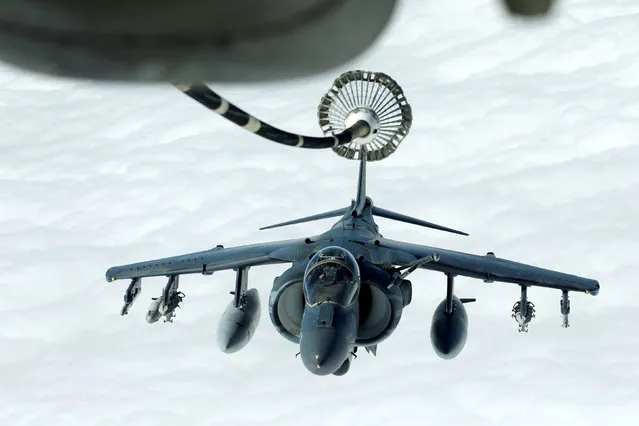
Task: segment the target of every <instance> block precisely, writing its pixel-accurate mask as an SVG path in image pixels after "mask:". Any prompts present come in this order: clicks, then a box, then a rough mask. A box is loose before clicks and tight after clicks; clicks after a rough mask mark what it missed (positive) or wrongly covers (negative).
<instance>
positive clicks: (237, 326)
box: [217, 288, 261, 354]
mask: <svg viewBox="0 0 639 426" xmlns="http://www.w3.org/2000/svg"><path fill="white" fill-rule="evenodd" d="M260 314H261V305H260V296H259V293H258V292H257V289H255V288H252V289H250V290H248V291H247V292H246V293H244V294H243V295H242V296H241V297H240V303H239V306H237V307H236V306H235V303H234V301H231V302H230V303H229V305H228V306H227V307H226V310H225V311H224V313H223V314H222V317H221V318H220V322H219V324H218V327H217V345H218V347H219V348H220V350H221V351H222V352H224V353H227V354H231V353H234V352H237V351H239V350H240V349H242V348H244V346H246V345H247V344H248V343H249V341H250V340H251V338H252V337H253V334H254V333H255V329H256V328H257V326H258V324H259V322H260Z"/></svg>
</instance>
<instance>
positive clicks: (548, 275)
mask: <svg viewBox="0 0 639 426" xmlns="http://www.w3.org/2000/svg"><path fill="white" fill-rule="evenodd" d="M375 245H376V246H378V247H380V248H381V249H385V250H389V252H388V253H386V256H385V257H387V258H389V259H390V261H391V262H392V263H395V264H398V265H400V266H404V265H407V264H409V263H410V262H411V261H415V260H416V259H419V258H424V257H427V256H430V255H436V256H439V258H438V260H437V261H436V262H429V263H425V264H424V265H422V266H420V267H421V268H423V269H430V270H434V271H440V272H444V273H450V274H453V275H462V276H465V277H471V278H477V279H482V280H485V281H487V282H492V281H497V282H506V283H513V284H519V285H525V286H537V287H547V288H555V289H560V290H569V291H578V292H584V293H588V294H592V295H593V296H594V295H597V294H598V293H599V287H600V286H599V282H598V281H596V280H593V279H590V278H582V277H578V276H576V275H570V274H565V273H563V272H557V271H552V270H549V269H543V268H539V267H536V266H532V265H526V264H523V263H518V262H513V261H511V260H506V259H501V258H498V257H495V256H494V255H492V254H490V255H485V256H479V255H474V254H468V253H461V252H456V251H452V250H444V249H440V248H436V247H429V246H422V245H418V244H410V243H404V242H400V241H393V240H388V239H385V238H382V239H380V240H379V242H376V243H375Z"/></svg>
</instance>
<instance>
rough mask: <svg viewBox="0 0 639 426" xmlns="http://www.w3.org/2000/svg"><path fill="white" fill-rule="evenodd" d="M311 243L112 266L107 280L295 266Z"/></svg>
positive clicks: (232, 249) (256, 246) (291, 242)
mask: <svg viewBox="0 0 639 426" xmlns="http://www.w3.org/2000/svg"><path fill="white" fill-rule="evenodd" d="M309 243H310V240H309V239H295V240H284V241H275V242H269V243H258V244H251V245H246V246H237V247H229V248H224V247H222V246H217V247H215V248H213V249H211V250H205V251H200V252H196V253H189V254H184V255H180V256H173V257H165V258H162V259H155V260H148V261H144V262H138V263H131V264H128V265H121V266H113V267H111V268H109V269H108V270H107V272H106V280H107V281H109V282H111V281H115V280H119V279H134V278H144V277H159V276H171V275H182V274H197V273H199V274H205V275H206V274H212V273H213V272H214V271H220V270H224V269H236V268H243V267H249V266H257V265H267V264H275V263H287V262H294V261H295V260H296V259H299V258H300V257H303V256H304V255H305V254H306V252H308V251H310V250H311V249H312V246H313V245H312V244H309Z"/></svg>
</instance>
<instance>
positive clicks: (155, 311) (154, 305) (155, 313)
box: [146, 297, 162, 324]
mask: <svg viewBox="0 0 639 426" xmlns="http://www.w3.org/2000/svg"><path fill="white" fill-rule="evenodd" d="M161 304H162V297H154V298H153V299H152V301H151V306H149V310H148V311H147V313H146V322H148V323H149V324H153V323H154V322H157V321H158V320H159V319H160V318H161V317H162V314H161V313H160V306H161Z"/></svg>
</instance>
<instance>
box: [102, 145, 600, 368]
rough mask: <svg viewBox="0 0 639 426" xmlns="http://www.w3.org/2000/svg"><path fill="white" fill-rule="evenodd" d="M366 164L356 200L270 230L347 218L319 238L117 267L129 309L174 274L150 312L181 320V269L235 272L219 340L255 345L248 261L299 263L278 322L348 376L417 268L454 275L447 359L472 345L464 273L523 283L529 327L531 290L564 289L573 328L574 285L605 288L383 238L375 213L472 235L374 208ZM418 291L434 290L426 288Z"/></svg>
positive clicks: (443, 315) (435, 332)
mask: <svg viewBox="0 0 639 426" xmlns="http://www.w3.org/2000/svg"><path fill="white" fill-rule="evenodd" d="M359 164H360V167H359V182H358V187H357V196H356V198H355V200H353V201H352V202H351V205H350V206H349V207H346V208H341V209H337V210H333V211H329V212H326V213H321V214H317V215H313V216H309V217H305V218H301V219H295V220H291V221H288V222H282V223H279V224H276V225H271V226H268V227H265V228H262V229H267V228H274V227H278V226H285V225H292V224H298V223H302V222H309V221H314V220H319V219H325V218H330V217H338V216H341V218H340V219H339V220H338V221H337V223H335V224H334V225H333V226H332V227H331V229H330V230H328V231H326V232H324V233H322V234H320V235H316V236H311V237H308V238H301V239H293V240H285V241H276V242H267V243H259V244H252V245H246V246H237V247H230V248H224V247H223V246H217V247H215V248H213V249H211V250H205V251H200V252H196V253H191V254H185V255H181V256H175V257H167V258H164V259H157V260H150V261H145V262H140V263H133V264H128V265H122V266H114V267H111V268H109V269H108V270H107V272H106V280H107V281H108V282H112V281H115V280H121V279H130V280H132V281H131V284H130V285H129V288H128V290H127V292H126V294H125V297H124V300H125V305H124V307H123V309H122V315H125V314H126V313H127V312H128V310H129V307H130V306H131V304H132V303H133V301H134V300H135V299H136V298H137V297H138V296H139V294H140V290H141V287H140V285H141V279H142V278H146V277H161V276H163V277H168V284H167V286H166V288H165V289H164V292H163V294H162V296H161V297H160V298H158V299H154V300H153V302H152V304H151V308H150V309H149V311H148V314H147V321H149V322H155V321H157V320H158V319H159V318H160V317H161V316H165V319H168V320H171V319H172V317H173V315H174V310H175V308H176V307H177V306H178V305H179V302H180V301H181V300H182V297H183V296H184V295H183V294H182V293H179V292H178V291H177V289H178V278H179V276H180V275H186V274H204V275H211V274H213V273H214V272H215V271H220V270H229V269H233V270H235V271H236V280H235V288H234V291H233V292H232V293H231V294H232V295H233V300H232V301H231V302H230V303H229V305H228V308H227V309H226V311H225V312H224V314H223V315H222V317H221V320H220V323H219V326H218V334H217V340H218V345H219V346H220V349H221V350H222V351H224V352H226V353H232V352H236V351H238V350H240V349H242V348H243V347H244V346H246V345H247V344H248V343H249V341H250V340H251V337H252V336H253V333H254V331H255V328H256V327H257V325H258V322H259V319H260V310H261V308H260V299H259V296H258V292H257V289H254V288H253V289H249V288H248V271H249V268H251V267H257V266H260V265H269V264H280V263H281V264H288V265H290V267H289V268H288V269H286V270H285V271H284V272H283V273H282V274H281V275H280V276H278V277H276V278H275V279H274V281H273V287H272V288H271V291H270V295H269V301H268V307H269V315H270V319H271V322H272V324H273V326H274V327H275V329H276V330H277V331H278V332H279V333H280V334H281V335H282V336H283V337H284V338H286V339H288V340H289V341H291V342H293V343H295V344H297V345H299V355H301V356H300V357H301V359H302V362H303V364H304V366H305V367H306V368H307V369H308V371H310V372H311V373H313V374H317V375H329V374H334V375H338V376H339V375H343V374H345V373H346V372H347V371H348V370H349V368H350V365H351V361H352V359H353V358H354V357H355V356H356V355H355V354H356V351H357V348H358V347H364V348H365V349H366V350H367V352H369V353H372V354H373V355H376V353H377V346H378V345H379V344H380V343H381V342H382V341H384V340H385V339H387V338H388V337H389V336H390V335H391V334H392V333H393V331H394V330H395V329H396V327H397V326H398V324H399V322H400V318H401V315H402V311H403V309H404V308H406V307H407V306H409V305H410V303H411V298H412V292H413V286H412V284H411V282H410V281H409V280H408V279H407V276H408V275H409V274H411V273H412V272H413V271H415V270H416V269H418V268H421V269H428V270H432V271H437V272H441V273H443V274H444V275H445V276H446V297H445V298H444V300H443V301H442V302H441V303H440V304H439V305H438V306H437V308H436V309H435V312H434V315H433V318H432V324H431V330H430V338H431V343H432V346H433V348H434V350H435V352H436V353H437V355H439V356H440V357H441V358H444V359H451V358H453V357H455V356H457V355H458V354H459V353H460V352H461V350H462V349H463V347H464V345H465V343H466V336H467V327H468V317H467V313H466V309H465V307H464V304H465V303H468V302H473V301H475V299H463V298H458V297H457V296H456V295H455V292H454V286H453V280H454V277H455V276H464V277H471V278H477V279H480V280H483V281H484V282H486V283H492V282H504V283H512V284H516V285H518V286H520V287H521V295H520V298H519V299H518V300H517V302H516V303H515V305H514V306H513V312H512V317H513V318H515V320H516V322H517V323H518V325H519V331H527V328H528V324H529V323H530V321H531V320H532V318H533V317H534V316H535V307H534V305H533V304H532V303H531V302H530V301H529V300H528V298H527V289H528V288H529V287H546V288H553V289H557V290H560V291H561V293H562V297H561V302H560V307H561V314H562V317H563V321H562V325H563V326H564V327H568V314H569V312H570V302H569V299H568V292H569V291H574V292H581V293H586V294H591V295H596V294H598V292H599V283H598V282H597V281H595V280H593V279H588V278H582V277H578V276H575V275H568V274H565V273H561V272H556V271H551V270H548V269H541V268H538V267H535V266H530V265H526V264H522V263H517V262H513V261H510V260H505V259H501V258H498V257H496V256H495V254H494V253H492V252H489V253H487V254H486V255H474V254H468V253H461V252H457V251H452V250H446V249H440V248H436V247H429V246H424V245H419V244H411V243H405V242H402V241H395V240H391V239H388V238H385V237H383V236H382V235H381V234H380V232H379V228H378V226H377V224H376V223H375V220H374V217H375V216H378V217H384V218H388V219H393V220H397V221H402V222H406V223H410V224H415V225H420V226H425V227H428V228H433V229H437V230H441V231H447V232H452V233H456V234H461V235H468V234H465V233H463V232H461V231H457V230H455V229H451V228H447V227H444V226H440V225H436V224H434V223H430V222H426V221H424V220H420V219H416V218H412V217H409V216H406V215H403V214H399V213H395V212H393V211H390V210H386V209H383V208H381V207H377V206H375V205H374V204H373V201H372V200H371V198H369V197H367V196H366V164H367V153H366V149H365V148H362V150H361V157H360V161H359ZM418 291H430V290H427V289H426V287H424V286H423V285H420V286H419V288H418Z"/></svg>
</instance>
